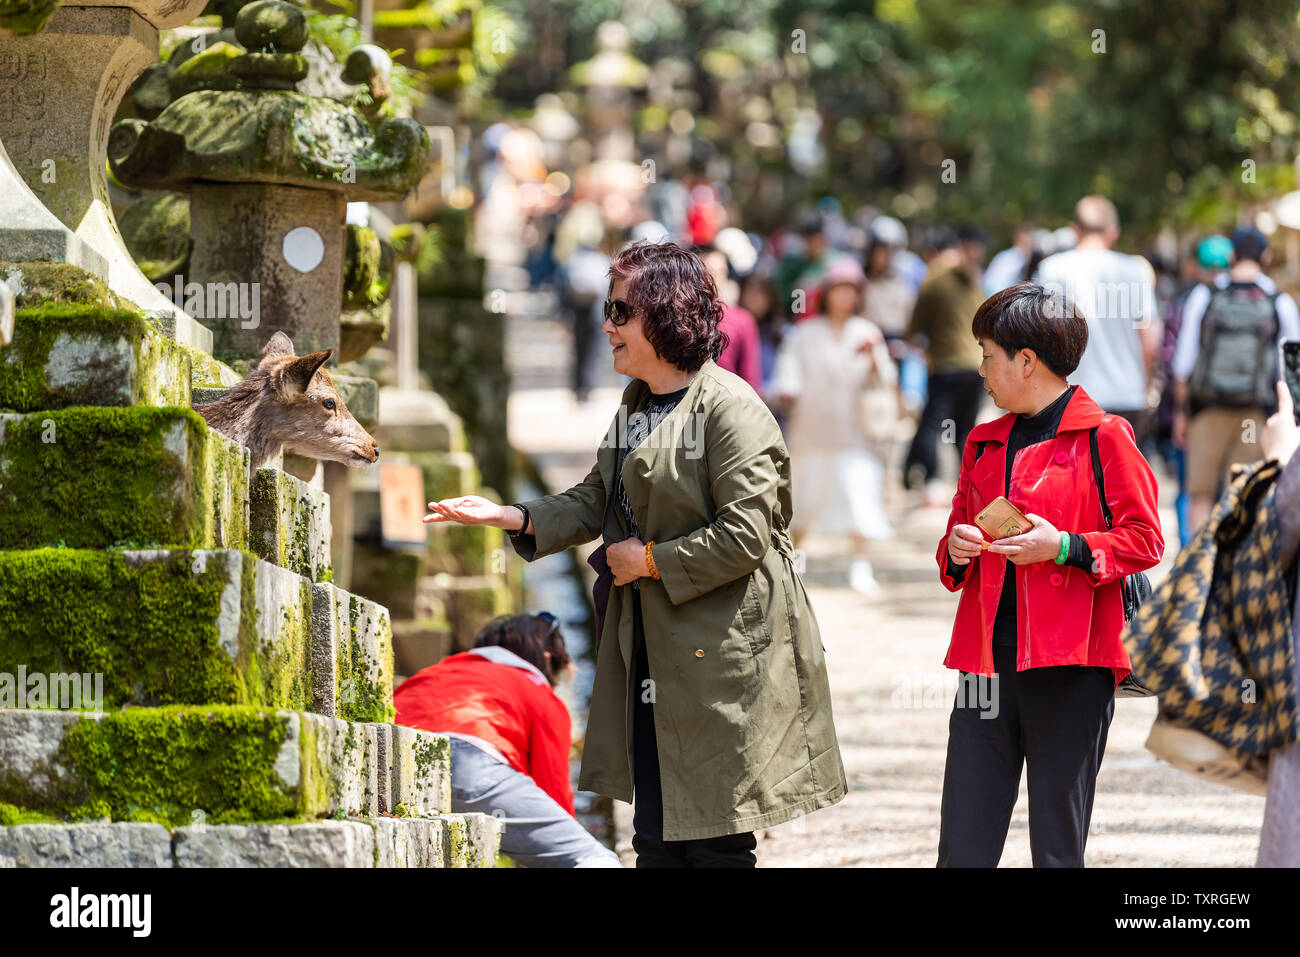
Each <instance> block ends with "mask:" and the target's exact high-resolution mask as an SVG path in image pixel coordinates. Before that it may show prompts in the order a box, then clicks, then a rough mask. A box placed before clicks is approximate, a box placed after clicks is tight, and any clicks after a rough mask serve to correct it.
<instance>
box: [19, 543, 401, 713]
mask: <svg viewBox="0 0 1300 957" xmlns="http://www.w3.org/2000/svg"><path fill="white" fill-rule="evenodd" d="M19 668H23V669H25V671H26V673H28V674H33V675H34V674H77V675H83V674H84V675H87V676H89V675H92V674H93V675H98V676H99V678H98V680H99V682H100V684H99V687H100V689H101V692H102V698H103V705H104V706H105V707H119V706H122V705H129V704H135V705H140V704H143V705H164V704H191V705H204V704H250V705H263V706H267V707H279V708H294V709H302V710H316V711H319V712H325V713H326V714H327V716H336V717H340V718H345V719H347V720H354V721H386V720H389V719H390V718H391V716H392V680H393V650H392V631H391V625H390V624H389V620H388V613H387V610H386V609H384V608H383V607H382V606H380V605H376V604H375V603H374V602H370V601H367V600H365V599H362V598H358V597H356V596H354V595H350V594H349V593H347V592H345V591H342V590H341V589H338V588H335V587H334V586H332V585H329V584H326V583H319V584H316V585H314V586H313V584H312V582H310V581H308V580H307V579H306V578H303V577H302V576H301V575H296V574H294V573H293V572H291V571H289V570H288V569H285V568H280V567H279V566H276V565H272V564H270V563H269V562H264V561H261V560H260V559H257V558H256V557H254V556H253V555H251V554H249V553H248V552H241V551H235V550H195V551H188V550H183V549H175V550H164V549H158V550H151V551H83V550H79V549H39V550H35V551H7V552H5V551H0V675H2V674H11V675H12V674H17V673H18V669H19ZM87 680H89V678H87ZM3 696H4V685H3V684H2V683H0V707H5V706H8V705H7V704H6V702H5V701H4V697H3ZM52 704H55V705H57V704H58V703H57V702H52ZM62 706H64V707H66V706H67V705H66V704H64V705H62Z"/></svg>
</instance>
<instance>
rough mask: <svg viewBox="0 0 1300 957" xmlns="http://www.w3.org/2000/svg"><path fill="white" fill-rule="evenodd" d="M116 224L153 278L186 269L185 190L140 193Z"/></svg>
mask: <svg viewBox="0 0 1300 957" xmlns="http://www.w3.org/2000/svg"><path fill="white" fill-rule="evenodd" d="M160 65H161V64H155V66H160ZM117 228H118V230H119V231H120V232H121V233H122V241H123V242H125V243H126V248H127V251H128V252H129V253H130V254H131V258H132V259H134V260H135V264H136V265H137V266H139V267H140V271H141V272H142V273H144V274H145V276H146V277H147V278H148V279H149V280H150V281H151V282H158V281H163V282H171V280H172V277H173V276H175V275H176V274H177V273H180V274H181V275H184V274H185V272H186V271H187V266H188V264H189V261H190V250H191V249H192V248H193V243H192V242H191V241H190V200H189V197H188V196H186V195H185V194H184V193H154V194H151V195H148V196H142V197H140V198H139V199H137V200H136V201H135V202H133V203H132V204H131V205H130V206H128V207H127V208H126V209H125V210H123V211H122V215H120V216H118V217H117Z"/></svg>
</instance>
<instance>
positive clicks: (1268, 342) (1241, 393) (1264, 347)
mask: <svg viewBox="0 0 1300 957" xmlns="http://www.w3.org/2000/svg"><path fill="white" fill-rule="evenodd" d="M1276 302H1277V294H1276V293H1273V294H1269V293H1266V292H1264V290H1263V289H1260V288H1259V286H1257V285H1255V284H1254V283H1233V284H1232V285H1230V286H1228V287H1227V288H1226V289H1216V290H1214V291H1213V292H1212V293H1211V294H1210V302H1209V305H1207V306H1206V307H1205V315H1204V316H1202V317H1201V342H1200V352H1199V354H1198V355H1197V357H1196V366H1195V367H1194V368H1193V369H1192V375H1191V378H1190V379H1189V380H1188V395H1189V397H1190V398H1191V401H1192V406H1193V407H1194V408H1196V409H1204V408H1208V407H1222V408H1262V409H1270V410H1271V409H1272V408H1273V407H1274V406H1275V405H1276V404H1277V385H1276V383H1277V336H1278V318H1277V307H1276V305H1275V303H1276Z"/></svg>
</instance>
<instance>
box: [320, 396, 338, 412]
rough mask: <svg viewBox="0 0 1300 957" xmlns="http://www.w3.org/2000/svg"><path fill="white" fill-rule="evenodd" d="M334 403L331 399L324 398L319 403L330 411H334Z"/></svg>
mask: <svg viewBox="0 0 1300 957" xmlns="http://www.w3.org/2000/svg"><path fill="white" fill-rule="evenodd" d="M334 404H335V403H334V400H333V399H326V400H325V401H324V402H322V403H321V405H323V406H325V408H327V409H329V410H330V411H331V412H333V411H334Z"/></svg>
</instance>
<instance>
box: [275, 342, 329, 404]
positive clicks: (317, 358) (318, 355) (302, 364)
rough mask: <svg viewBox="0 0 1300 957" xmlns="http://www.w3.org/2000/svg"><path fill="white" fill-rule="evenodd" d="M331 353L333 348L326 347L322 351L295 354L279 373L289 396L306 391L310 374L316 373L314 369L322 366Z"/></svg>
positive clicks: (310, 377) (309, 381)
mask: <svg viewBox="0 0 1300 957" xmlns="http://www.w3.org/2000/svg"><path fill="white" fill-rule="evenodd" d="M333 354H334V350H333V349H326V350H325V351H324V352H313V353H311V354H309V355H305V356H295V357H294V359H293V360H292V361H291V362H289V363H288V364H286V365H285V367H284V369H283V370H282V371H281V373H280V382H281V384H282V385H283V387H284V391H285V392H287V393H288V394H289V395H291V396H294V395H301V394H302V393H304V392H306V391H307V386H308V385H309V384H310V383H311V379H312V376H314V375H315V374H316V370H317V369H319V368H320V367H321V366H323V365H324V364H325V363H326V361H328V360H329V357H330V356H332V355H333Z"/></svg>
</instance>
